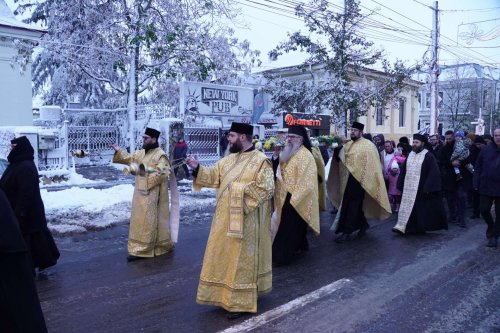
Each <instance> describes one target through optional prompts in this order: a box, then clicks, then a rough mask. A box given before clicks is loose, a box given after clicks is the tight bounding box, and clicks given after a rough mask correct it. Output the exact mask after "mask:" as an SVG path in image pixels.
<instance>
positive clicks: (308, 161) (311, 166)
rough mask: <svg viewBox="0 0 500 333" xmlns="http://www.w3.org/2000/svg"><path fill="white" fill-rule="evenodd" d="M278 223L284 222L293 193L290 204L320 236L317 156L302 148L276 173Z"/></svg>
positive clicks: (275, 197) (282, 164) (275, 199)
mask: <svg viewBox="0 0 500 333" xmlns="http://www.w3.org/2000/svg"><path fill="white" fill-rule="evenodd" d="M276 174H277V176H276V193H275V196H274V204H275V206H276V213H277V221H278V223H280V222H281V210H282V208H283V204H284V203H285V200H286V194H287V193H290V194H291V195H292V197H291V198H290V204H291V205H292V207H293V208H294V209H295V210H296V211H297V213H298V214H299V215H300V217H301V218H302V219H303V220H304V221H305V222H306V223H307V224H308V225H309V227H310V228H311V229H312V230H313V231H314V232H315V233H316V234H319V204H318V171H317V169H316V162H315V160H314V157H313V155H312V154H311V152H310V151H309V150H307V148H306V147H304V146H302V147H300V148H299V150H297V151H296V152H295V153H294V154H293V155H292V156H291V157H290V159H289V160H288V161H287V162H283V163H281V162H280V165H279V166H278V172H277V173H276Z"/></svg>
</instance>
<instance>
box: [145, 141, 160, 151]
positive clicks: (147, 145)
mask: <svg viewBox="0 0 500 333" xmlns="http://www.w3.org/2000/svg"><path fill="white" fill-rule="evenodd" d="M158 147H159V145H158V142H155V143H145V142H144V143H143V144H142V149H145V150H146V153H147V152H148V150H151V149H154V148H158Z"/></svg>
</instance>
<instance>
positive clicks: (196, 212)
mask: <svg viewBox="0 0 500 333" xmlns="http://www.w3.org/2000/svg"><path fill="white" fill-rule="evenodd" d="M180 185H181V186H183V187H188V186H189V188H190V187H191V181H182V182H180ZM40 192H41V195H42V199H43V202H44V205H45V214H46V216H47V221H48V223H49V228H50V229H51V230H52V231H53V232H54V233H55V234H67V233H80V232H86V231H90V230H101V229H104V228H107V227H110V226H113V225H116V224H121V223H128V221H129V217H130V209H131V205H132V195H133V192H134V186H133V185H131V184H122V185H116V186H113V187H109V188H104V189H95V188H79V187H77V186H75V187H71V188H69V189H65V190H61V191H50V192H49V191H48V190H47V189H42V190H41V191H40ZM180 207H181V221H180V222H181V224H189V223H193V221H196V220H198V219H200V218H201V216H203V217H207V216H208V215H211V214H210V213H208V211H210V212H211V211H213V208H214V207H215V191H214V190H213V189H202V191H200V192H192V191H191V190H187V192H181V193H180Z"/></svg>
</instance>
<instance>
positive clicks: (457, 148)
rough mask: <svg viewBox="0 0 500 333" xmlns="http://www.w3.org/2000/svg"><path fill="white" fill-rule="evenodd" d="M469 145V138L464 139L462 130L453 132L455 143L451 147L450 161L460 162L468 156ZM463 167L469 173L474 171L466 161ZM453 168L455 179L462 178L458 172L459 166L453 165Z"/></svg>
mask: <svg viewBox="0 0 500 333" xmlns="http://www.w3.org/2000/svg"><path fill="white" fill-rule="evenodd" d="M470 145H471V141H470V139H469V138H465V139H464V132H463V131H457V133H455V145H454V147H453V153H452V154H451V157H450V161H451V162H453V161H459V162H462V163H463V161H465V160H466V159H467V157H469V152H470V150H469V147H470ZM465 168H466V169H467V170H469V171H470V172H471V173H473V172H474V167H473V166H472V164H471V163H467V164H466V165H465ZM453 170H455V176H456V179H457V181H459V180H461V179H462V178H463V176H462V174H461V173H460V168H459V167H453Z"/></svg>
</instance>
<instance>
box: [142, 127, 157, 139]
mask: <svg viewBox="0 0 500 333" xmlns="http://www.w3.org/2000/svg"><path fill="white" fill-rule="evenodd" d="M144 134H146V135H149V136H150V137H152V138H157V139H158V138H159V137H160V132H159V131H157V130H155V129H154V128H150V127H146V131H145V132H144Z"/></svg>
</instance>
